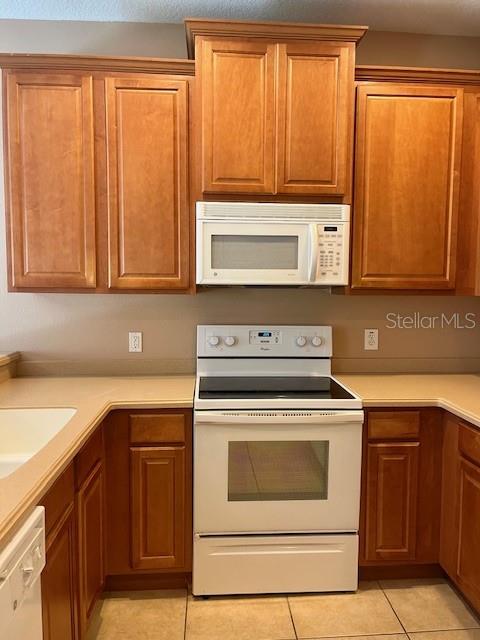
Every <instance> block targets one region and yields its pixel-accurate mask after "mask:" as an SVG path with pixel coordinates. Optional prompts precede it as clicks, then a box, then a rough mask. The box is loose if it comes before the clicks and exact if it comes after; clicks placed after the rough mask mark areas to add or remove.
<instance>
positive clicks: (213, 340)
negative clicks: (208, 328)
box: [208, 336, 220, 347]
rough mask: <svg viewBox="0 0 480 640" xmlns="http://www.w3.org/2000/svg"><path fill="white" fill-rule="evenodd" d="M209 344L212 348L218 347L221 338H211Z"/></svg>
mask: <svg viewBox="0 0 480 640" xmlns="http://www.w3.org/2000/svg"><path fill="white" fill-rule="evenodd" d="M208 344H209V345H210V346H211V347H217V346H218V345H219V344H220V338H219V337H218V336H210V337H209V338H208Z"/></svg>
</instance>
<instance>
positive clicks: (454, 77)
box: [355, 65, 480, 86]
mask: <svg viewBox="0 0 480 640" xmlns="http://www.w3.org/2000/svg"><path fill="white" fill-rule="evenodd" d="M355 80H358V81H360V82H382V81H384V82H406V83H410V84H411V83H412V82H418V83H420V84H426V83H431V84H451V85H455V86H463V85H480V70H474V69H471V70H470V69H436V68H423V67H394V66H381V65H356V67H355Z"/></svg>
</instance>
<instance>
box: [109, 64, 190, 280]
mask: <svg viewBox="0 0 480 640" xmlns="http://www.w3.org/2000/svg"><path fill="white" fill-rule="evenodd" d="M105 83H106V84H105V87H106V107H107V110H106V118H107V154H108V158H107V171H108V224H109V287H110V288H114V289H185V288H187V287H188V285H189V204H188V80H173V79H168V78H162V77H159V76H154V77H153V76H139V77H136V78H131V77H129V78H107V79H106V81H105Z"/></svg>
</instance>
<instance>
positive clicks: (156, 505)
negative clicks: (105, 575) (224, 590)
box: [130, 446, 188, 569]
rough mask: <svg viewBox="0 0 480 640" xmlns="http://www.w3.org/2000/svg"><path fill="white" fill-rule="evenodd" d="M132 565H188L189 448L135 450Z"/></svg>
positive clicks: (133, 449)
mask: <svg viewBox="0 0 480 640" xmlns="http://www.w3.org/2000/svg"><path fill="white" fill-rule="evenodd" d="M130 461H131V474H132V476H131V478H132V479H131V491H132V502H131V523H130V524H131V531H132V543H131V544H132V565H133V567H134V568H135V569H166V568H169V569H172V568H176V567H180V568H181V567H183V566H184V565H185V538H186V535H188V533H187V532H186V531H185V522H184V518H185V506H186V505H185V498H186V491H185V475H186V474H185V447H184V446H180V447H178V446H177V447H131V448H130Z"/></svg>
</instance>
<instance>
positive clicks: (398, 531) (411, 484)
mask: <svg viewBox="0 0 480 640" xmlns="http://www.w3.org/2000/svg"><path fill="white" fill-rule="evenodd" d="M441 421H442V414H441V412H440V411H439V410H438V409H414V410H413V409H412V410H410V409H408V410H402V409H395V410H388V411H387V410H383V409H370V410H369V411H368V412H367V419H366V422H365V427H364V444H363V470H362V499H361V524H360V564H361V565H363V566H366V567H368V566H370V567H372V566H387V565H397V566H398V565H411V564H423V565H427V564H436V563H438V554H439V528H440V508H441V503H440V501H441V490H440V487H441V478H442V464H441V461H442V460H441V457H442V442H443V432H442V424H441Z"/></svg>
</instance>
